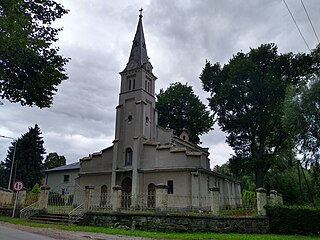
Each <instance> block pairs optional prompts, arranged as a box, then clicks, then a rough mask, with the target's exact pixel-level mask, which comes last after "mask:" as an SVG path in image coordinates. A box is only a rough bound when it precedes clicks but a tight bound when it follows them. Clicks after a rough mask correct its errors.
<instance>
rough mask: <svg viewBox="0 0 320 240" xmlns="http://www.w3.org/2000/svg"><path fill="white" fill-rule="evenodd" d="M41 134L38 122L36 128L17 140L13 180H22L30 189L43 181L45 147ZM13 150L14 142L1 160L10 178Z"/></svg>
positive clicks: (7, 177)
mask: <svg viewBox="0 0 320 240" xmlns="http://www.w3.org/2000/svg"><path fill="white" fill-rule="evenodd" d="M40 135H41V130H40V128H39V126H38V125H37V124H36V125H35V126H34V128H29V131H28V132H27V133H25V134H23V135H22V136H21V137H20V138H19V139H18V140H16V141H17V147H16V155H15V162H14V169H13V173H14V174H13V180H22V181H23V182H24V184H25V187H26V188H29V189H31V188H32V187H33V186H34V185H35V184H36V183H40V181H41V166H42V161H43V155H44V154H45V149H44V147H43V140H42V137H41V136H40ZM13 151H14V143H12V146H10V147H9V150H8V154H7V157H6V159H5V160H4V161H2V162H1V165H3V166H4V168H5V175H6V179H9V174H10V170H11V163H12V159H13ZM7 182H8V181H7Z"/></svg>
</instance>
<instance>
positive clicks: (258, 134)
mask: <svg viewBox="0 0 320 240" xmlns="http://www.w3.org/2000/svg"><path fill="white" fill-rule="evenodd" d="M312 63H313V58H312V57H311V56H310V55H309V54H292V53H288V54H278V51H277V46H276V45H275V44H263V45H261V46H259V47H258V48H256V49H251V50H250V51H249V52H248V53H243V52H239V53H237V54H236V55H234V56H233V57H232V58H231V59H230V60H229V62H228V63H227V64H225V65H224V66H223V67H222V66H221V65H220V64H219V63H215V64H213V65H212V64H211V63H210V62H206V64H205V67H204V69H203V71H202V73H201V76H200V79H201V81H202V84H203V89H204V90H205V91H207V92H209V93H211V97H210V99H209V101H210V104H209V105H210V107H211V109H212V110H213V112H214V114H215V117H216V119H217V121H218V124H219V126H220V127H221V129H222V130H223V131H224V132H225V133H226V134H227V143H228V144H229V145H230V146H231V147H232V148H233V150H234V152H235V155H234V156H233V157H232V158H231V159H230V164H231V165H236V166H237V168H238V169H243V170H246V171H249V172H252V173H254V174H255V182H256V187H262V186H263V185H264V176H265V174H266V172H267V171H268V170H269V168H270V166H271V165H272V164H273V163H274V161H276V160H277V158H278V156H279V155H280V154H282V153H284V152H285V151H288V149H291V148H292V141H291V138H290V136H289V134H288V133H287V132H286V131H285V130H284V129H283V127H282V121H281V119H282V117H283V105H284V104H283V103H284V99H285V96H286V89H287V88H288V86H297V85H299V84H301V82H303V81H305V79H306V78H308V77H309V74H311V73H312V71H313V69H312ZM231 168H232V166H231Z"/></svg>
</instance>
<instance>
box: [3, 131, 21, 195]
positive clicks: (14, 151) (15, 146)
mask: <svg viewBox="0 0 320 240" xmlns="http://www.w3.org/2000/svg"><path fill="white" fill-rule="evenodd" d="M0 137H2V138H7V139H11V140H13V141H14V149H13V157H12V162H11V169H10V176H9V182H8V189H10V185H11V180H12V173H13V166H14V160H15V156H16V150H17V143H18V141H17V140H16V139H14V138H12V137H7V136H3V135H0Z"/></svg>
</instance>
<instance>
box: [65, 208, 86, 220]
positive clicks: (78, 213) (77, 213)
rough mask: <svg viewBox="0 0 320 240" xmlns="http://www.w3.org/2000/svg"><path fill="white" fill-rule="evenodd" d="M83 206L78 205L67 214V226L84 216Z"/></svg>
mask: <svg viewBox="0 0 320 240" xmlns="http://www.w3.org/2000/svg"><path fill="white" fill-rule="evenodd" d="M83 206H84V204H83V203H82V204H80V205H79V206H77V207H76V208H74V209H73V210H72V211H71V212H69V214H68V215H69V224H74V223H75V222H77V221H78V220H79V219H81V218H82V217H83V216H84V214H85V210H84V207H83Z"/></svg>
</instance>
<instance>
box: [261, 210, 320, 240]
mask: <svg viewBox="0 0 320 240" xmlns="http://www.w3.org/2000/svg"><path fill="white" fill-rule="evenodd" d="M265 208H266V212H267V216H268V217H269V220H270V232H271V233H275V234H299V235H319V234H320V209H319V208H312V207H306V206H278V205H276V206H270V205H269V206H266V207H265Z"/></svg>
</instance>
